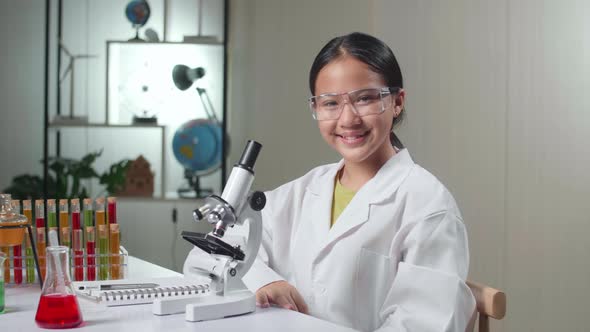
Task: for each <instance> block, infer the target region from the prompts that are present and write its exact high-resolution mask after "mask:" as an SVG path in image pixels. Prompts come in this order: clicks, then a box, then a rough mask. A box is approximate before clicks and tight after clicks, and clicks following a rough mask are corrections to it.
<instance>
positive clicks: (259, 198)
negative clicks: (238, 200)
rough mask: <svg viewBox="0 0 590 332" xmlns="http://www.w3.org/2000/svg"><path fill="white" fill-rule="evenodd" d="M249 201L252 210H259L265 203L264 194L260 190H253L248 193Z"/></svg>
mask: <svg viewBox="0 0 590 332" xmlns="http://www.w3.org/2000/svg"><path fill="white" fill-rule="evenodd" d="M249 203H250V207H251V208H252V210H254V211H260V210H262V209H264V206H265V205H266V195H265V194H264V193H263V192H262V191H255V192H253V193H252V195H250V202H249Z"/></svg>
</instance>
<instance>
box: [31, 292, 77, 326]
mask: <svg viewBox="0 0 590 332" xmlns="http://www.w3.org/2000/svg"><path fill="white" fill-rule="evenodd" d="M35 322H36V323H37V325H38V326H39V327H43V328H46V329H67V328H71V327H76V326H78V325H80V324H81V323H82V314H81V313H80V309H79V308H78V301H77V300H76V296H74V295H65V294H49V295H42V296H41V300H40V301H39V307H38V308H37V315H36V316H35Z"/></svg>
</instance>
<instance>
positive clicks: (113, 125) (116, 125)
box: [43, 0, 229, 200]
mask: <svg viewBox="0 0 590 332" xmlns="http://www.w3.org/2000/svg"><path fill="white" fill-rule="evenodd" d="M64 3H66V2H65V1H63V0H46V17H47V19H48V22H51V24H49V23H48V25H47V31H48V32H47V33H46V36H45V37H46V45H47V50H46V51H47V58H48V61H47V63H46V67H47V68H48V71H47V72H48V73H50V74H49V76H53V78H51V77H48V78H47V79H46V82H45V85H46V91H47V93H48V94H50V95H51V96H52V97H51V98H49V99H47V100H46V107H45V126H44V132H45V139H44V141H45V142H44V160H48V157H49V156H50V155H55V156H58V157H59V156H61V155H62V154H63V152H64V151H65V150H64V151H62V150H63V149H62V146H63V144H64V141H63V139H64V138H63V137H65V135H70V134H65V133H66V131H68V130H72V129H75V128H78V129H80V128H82V129H88V130H95V129H107V130H110V129H112V130H121V129H122V130H135V129H143V130H149V129H154V130H155V131H159V133H158V134H159V140H160V145H161V147H160V152H159V154H160V163H159V167H160V170H159V172H160V173H161V174H156V175H157V176H160V177H161V180H160V188H157V187H156V188H155V189H156V192H158V194H156V193H155V195H154V197H153V199H158V200H166V199H169V198H168V197H169V196H170V195H167V192H170V191H172V188H167V185H170V184H171V186H175V185H174V183H175V182H176V181H179V180H178V175H176V173H175V172H174V175H173V176H172V178H168V180H172V182H169V181H167V171H170V170H171V169H174V168H169V167H167V164H168V163H170V160H167V159H170V156H168V155H167V154H170V151H171V150H169V149H167V148H166V145H167V144H171V141H168V140H170V137H168V136H170V133H171V132H170V130H168V129H167V128H166V127H167V123H166V122H165V121H163V122H162V124H160V123H159V124H155V125H151V124H149V125H148V124H127V123H128V122H129V121H120V119H117V117H116V116H115V117H114V118H113V114H114V113H113V111H112V110H110V109H109V102H110V95H109V91H108V89H109V86H108V84H109V80H108V74H107V77H106V79H105V83H106V84H105V85H103V86H105V89H106V90H105V91H104V97H103V98H104V99H102V100H101V101H99V103H101V104H102V103H103V102H104V103H105V108H104V118H102V119H98V120H99V121H98V122H96V120H97V119H96V114H97V112H96V110H95V109H92V110H91V109H89V108H87V110H86V111H87V114H88V118H89V120H90V123H67V122H62V121H59V122H52V120H53V119H52V118H53V115H55V114H57V115H60V114H64V113H66V112H67V105H62V100H61V99H62V92H61V89H60V86H61V82H60V80H59V78H60V77H61V75H62V74H63V73H62V70H63V69H64V68H63V66H65V63H63V64H62V59H61V53H62V51H61V50H60V46H59V43H58V42H57V41H63V40H64V33H63V32H66V33H68V34H69V36H70V39H69V42H68V45H72V44H74V46H73V47H72V48H74V49H76V47H75V44H76V43H75V41H76V39H72V38H71V36H72V35H76V33H73V34H72V33H71V31H72V27H73V26H72V24H73V23H72V22H78V24H85V26H79V25H78V26H77V28H81V29H82V30H84V29H85V31H86V36H88V34H89V33H90V34H93V33H98V32H95V31H101V29H96V23H97V22H99V20H96V19H95V20H94V24H93V23H92V22H91V21H88V20H86V21H84V20H83V19H80V17H84V15H80V17H77V18H73V17H71V15H72V13H75V15H78V14H82V13H83V12H81V11H80V10H86V11H87V13H86V15H88V11H89V10H91V8H94V9H95V8H97V7H101V6H108V5H106V4H105V5H102V4H98V3H94V2H90V1H86V2H85V3H82V2H80V3H78V2H75V3H74V2H67V5H68V8H64ZM150 5H152V7H153V8H152V14H154V13H155V12H156V11H155V10H154V8H157V7H158V6H161V5H162V4H157V3H155V4H152V3H150ZM179 5H180V6H186V5H188V6H192V5H191V4H190V3H188V2H187V3H183V4H176V6H179ZM200 6H201V5H200V3H199V8H201V7H200ZM212 6H213V7H212ZM220 6H223V8H222V10H221V11H220V9H221V7H220ZM228 6H229V1H228V0H224V1H223V2H222V3H221V4H219V5H217V4H211V3H210V4H209V5H208V7H207V6H205V7H207V8H205V9H203V10H204V12H205V13H206V12H207V10H209V9H211V8H213V10H214V12H215V11H216V12H217V13H218V15H219V14H221V15H222V17H220V19H223V30H218V31H222V33H221V34H219V33H217V34H216V36H217V37H218V38H219V40H220V41H219V42H217V41H211V40H206V39H203V40H201V41H198V42H195V39H188V41H186V42H182V41H168V40H167V41H161V42H141V43H137V42H131V41H126V40H109V36H112V37H115V36H116V35H117V30H116V29H113V30H112V31H113V32H114V34H111V31H110V27H109V29H107V30H105V29H102V31H103V34H102V35H101V36H105V37H107V38H105V39H103V44H102V45H105V46H106V49H105V51H106V55H105V54H101V55H100V56H99V59H98V61H101V62H103V61H104V62H103V63H106V69H107V71H108V68H109V67H108V66H109V59H110V54H109V50H110V46H112V45H117V44H120V45H125V44H129V45H131V44H134V45H144V46H145V45H161V46H164V45H170V46H175V45H208V46H213V47H219V48H220V50H221V52H219V53H218V54H219V57H220V63H221V70H222V72H221V73H222V74H221V76H220V78H219V79H218V78H217V77H216V78H215V79H218V80H219V81H220V82H219V86H220V87H221V86H222V88H219V89H218V91H216V94H218V95H220V96H216V97H218V98H217V102H218V105H219V106H216V107H218V108H217V110H218V111H219V112H220V113H221V114H220V115H221V119H223V120H222V121H221V126H222V133H223V135H222V139H225V137H226V134H225V133H226V123H225V121H224V120H225V119H226V105H227V102H226V95H227V89H226V88H227V84H226V80H227V64H226V63H227V19H228ZM72 8H76V9H75V10H78V12H76V11H75V10H74V9H72ZM64 9H65V10H64ZM123 9H124V8H123ZM123 9H121V10H120V11H115V10H113V12H112V14H111V12H110V8H106V7H105V8H103V10H102V11H101V13H102V15H105V13H108V14H106V15H108V17H111V15H113V16H114V15H119V14H120V12H122V11H123ZM160 9H161V8H160ZM193 9H194V8H193ZM171 12H174V8H170V7H169V5H168V4H166V3H165V2H164V15H167V13H171ZM64 13H66V15H69V16H68V17H66V18H64V16H63V15H64ZM160 13H161V12H158V14H157V15H159V14H160ZM176 13H178V8H177V9H176ZM199 14H200V15H199V17H200V18H201V17H203V15H201V12H199ZM98 15H100V14H98ZM196 16H197V15H195V16H194V20H196V19H197V17H196ZM86 17H87V18H88V16H86ZM152 17H154V18H151V22H155V23H154V24H156V26H158V25H157V24H161V25H159V26H158V27H159V28H157V29H163V30H160V31H163V36H164V38H166V35H167V34H166V29H168V28H170V27H172V29H171V30H173V31H175V32H176V34H178V32H179V31H184V30H182V29H180V30H179V28H178V26H177V27H174V26H173V25H174V24H175V23H174V22H176V20H170V21H168V18H166V17H165V18H164V20H163V22H162V20H161V18H157V17H155V16H154V15H152ZM204 17H205V18H208V17H209V16H207V15H204ZM54 19H55V20H54ZM117 20H121V19H120V16H117ZM122 20H124V18H123V19H122ZM154 20H155V21H154ZM191 20H192V18H191ZM167 21H168V22H167ZM185 22H186V21H185ZM219 22H221V21H219ZM198 23H199V34H200V29H201V24H202V22H198ZM101 24H102V23H101ZM195 24H196V22H195ZM64 25H65V27H64ZM105 31H107V33H104V32H105ZM119 31H121V30H120V29H119ZM188 32H189V33H188V34H189V35H190V34H191V33H190V30H188ZM78 35H79V34H78ZM119 35H120V33H119ZM170 35H172V34H170V33H169V34H168V36H169V37H170ZM115 39H116V38H115ZM87 40H89V39H88V38H87V39H85V41H84V42H85V43H87V44H86V50H88V47H89V46H88V45H90V43H93V44H91V45H97V43H96V40H97V38H94V39H93V41H87ZM197 40H198V38H197ZM66 41H68V39H67V38H66ZM94 48H95V49H96V47H94ZM78 49H80V47H78ZM70 51H71V50H70ZM72 53H78V52H75V51H74V52H72ZM87 53H92V52H87ZM94 53H96V50H95V52H94ZM101 53H102V52H101ZM105 56H106V57H105ZM221 58H222V59H221ZM52 59H53V60H52ZM95 61H96V60H95ZM95 64H96V65H98V66H99V67H100V66H102V63H95ZM95 64H93V66H94V65H95ZM86 69H87V72H84V71H83V75H86V77H85V79H86V80H89V79H90V77H91V75H92V74H91V73H90V70H91V69H93V68H91V69H88V68H86ZM94 75H96V73H95V74H94ZM55 78H57V79H56V80H55V81H54V79H55ZM78 78H79V77H78ZM78 78H75V79H76V80H78ZM94 78H96V76H94ZM50 81H51V82H56V83H52V84H50ZM100 81H102V78H101V79H100ZM80 82H84V81H83V80H82V81H80ZM76 83H77V84H79V83H78V81H76ZM82 84H87V83H82ZM100 89H101V88H100V87H99V90H100ZM76 90H79V89H76ZM95 90H96V86H95V87H94V90H88V87H86V90H85V91H86V92H85V93H86V94H83V95H82V96H83V97H84V98H86V99H88V98H89V95H90V94H92V93H95V94H96V95H98V96H100V93H96V92H95ZM76 92H77V93H76V94H75V95H74V96H75V97H76V98H80V95H77V94H78V93H83V92H78V91H76ZM195 93H196V92H195ZM53 96H55V97H53ZM52 98H54V99H55V102H56V104H55V105H56V106H55V108H53V107H49V106H48V104H51V106H53V105H54V104H53V102H52V101H51V100H50V99H52ZM94 98H95V99H94V100H96V96H94ZM101 98H102V97H101ZM77 100H80V99H77ZM92 105H93V107H94V105H96V103H95V102H92ZM62 106H64V107H66V108H65V109H64V108H63V107H62ZM192 106H195V105H187V107H192ZM197 106H198V105H197ZM77 108H79V107H77ZM94 108H96V107H94ZM50 113H51V114H50ZM218 114H219V113H218ZM93 117H94V119H93ZM158 118H159V119H158V120H160V116H158ZM103 121H104V122H103ZM169 129H171V130H172V133H173V132H174V130H175V127H171V128H169ZM49 135H52V136H51V137H52V140H51V141H50V140H49V137H50V136H49ZM71 135H74V134H71ZM71 135H70V136H71ZM75 135H77V133H75ZM81 135H84V134H81ZM98 135H103V134H102V133H100V134H98ZM140 135H151V134H148V133H143V132H141V133H140ZM62 136H63V137H62ZM50 142H51V143H50ZM50 145H51V146H50ZM71 146H72V144H70V147H71ZM222 146H223V150H222V156H225V155H226V152H225V143H224V144H222ZM144 148H145V147H144ZM81 149H83V148H81ZM138 149H139V151H140V152H141V151H142V150H141V149H142V148H141V147H140V148H138ZM50 151H51V152H50ZM68 151H69V152H70V153H73V154H77V153H78V152H77V149H76V150H75V151H73V152H72V150H68ZM125 151H126V150H125ZM153 151H155V150H151V153H152V158H151V159H152V160H154V159H156V158H157V157H156V156H154V155H153ZM156 160H157V159H156ZM43 165H44V167H43V168H44V170H43V171H44V177H45V178H47V175H48V164H47V163H44V164H43ZM156 165H157V164H156ZM168 166H169V165H168ZM225 169H226V161H225V157H222V164H221V181H220V185H219V188H222V187H223V184H224V183H225V177H226V170H225ZM216 174H217V175H216V176H215V177H213V178H211V179H210V180H209V181H210V182H211V181H215V182H216V181H217V177H218V176H219V173H216ZM168 176H171V175H168ZM209 185H211V184H209ZM214 187H217V185H214ZM158 189H159V190H158ZM45 191H46V192H47V188H45ZM171 199H175V198H171ZM176 199H177V198H176Z"/></svg>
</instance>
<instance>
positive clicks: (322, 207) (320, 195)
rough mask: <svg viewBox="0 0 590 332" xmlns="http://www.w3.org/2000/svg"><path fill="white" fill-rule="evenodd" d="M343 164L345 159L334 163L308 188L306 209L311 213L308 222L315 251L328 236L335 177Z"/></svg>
mask: <svg viewBox="0 0 590 332" xmlns="http://www.w3.org/2000/svg"><path fill="white" fill-rule="evenodd" d="M343 164H344V162H343V161H340V162H339V163H338V164H334V165H333V167H331V168H330V169H329V170H328V171H327V172H325V173H323V174H321V175H320V176H318V177H317V178H316V179H315V181H313V182H312V183H310V184H309V185H308V186H307V188H306V190H307V192H308V193H309V194H310V200H309V202H310V203H309V208H307V206H306V210H307V212H308V213H309V214H308V218H309V222H308V223H307V224H308V225H309V227H310V229H311V232H310V233H309V234H310V235H309V236H310V238H309V240H311V242H310V244H311V245H312V246H313V249H312V250H313V251H319V250H320V249H321V246H322V245H323V244H324V242H325V241H326V239H327V238H328V233H329V232H330V218H331V216H332V196H333V193H334V178H335V177H336V173H337V172H338V170H339V169H340V168H342V165H343Z"/></svg>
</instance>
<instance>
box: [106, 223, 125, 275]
mask: <svg viewBox="0 0 590 332" xmlns="http://www.w3.org/2000/svg"><path fill="white" fill-rule="evenodd" d="M109 228H110V233H109V247H110V249H111V250H110V257H109V258H110V261H109V263H110V265H111V268H110V272H111V279H113V280H115V279H122V278H123V276H121V257H120V256H119V244H120V240H121V233H120V229H119V224H110V225H109Z"/></svg>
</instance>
